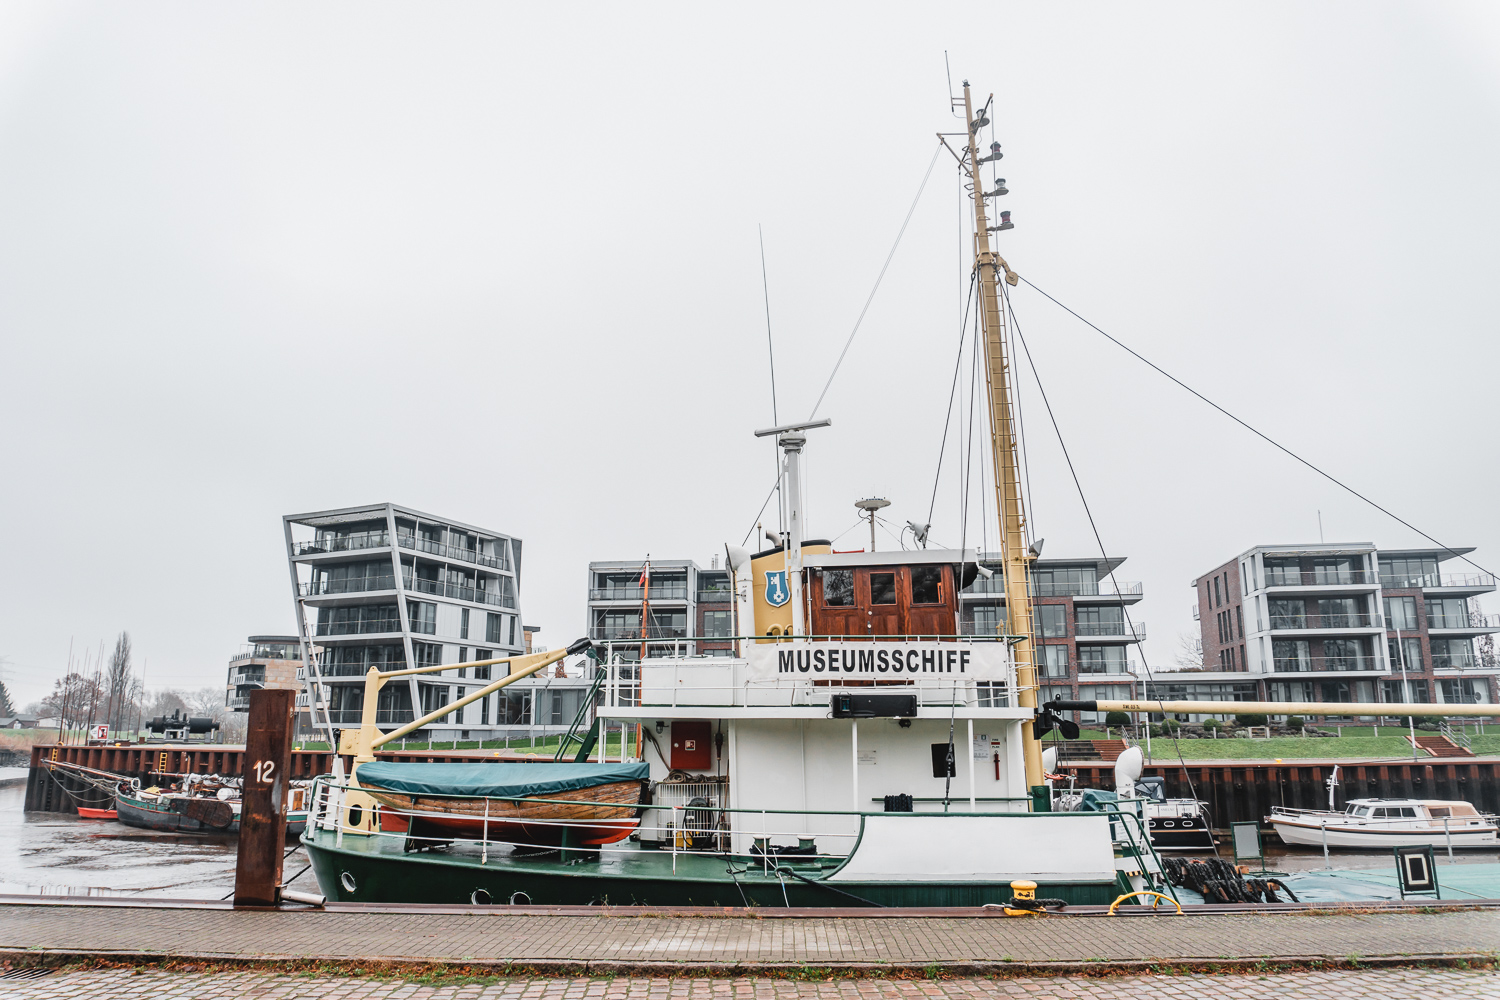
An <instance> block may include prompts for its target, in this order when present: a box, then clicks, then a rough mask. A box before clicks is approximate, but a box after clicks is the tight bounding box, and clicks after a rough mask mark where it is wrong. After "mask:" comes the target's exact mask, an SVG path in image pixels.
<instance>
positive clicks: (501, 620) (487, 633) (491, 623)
mask: <svg viewBox="0 0 1500 1000" xmlns="http://www.w3.org/2000/svg"><path fill="white" fill-rule="evenodd" d="M504 628H505V616H504V615H497V614H495V612H493V611H487V612H485V616H484V641H485V642H493V643H501V642H504V641H505V640H504V639H503V638H501V633H502V630H503V629H504Z"/></svg>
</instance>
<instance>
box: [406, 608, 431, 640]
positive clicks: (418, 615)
mask: <svg viewBox="0 0 1500 1000" xmlns="http://www.w3.org/2000/svg"><path fill="white" fill-rule="evenodd" d="M406 620H407V621H409V622H411V630H412V631H413V632H419V633H421V634H422V635H436V634H437V605H436V604H429V603H428V602H426V601H407V602H406Z"/></svg>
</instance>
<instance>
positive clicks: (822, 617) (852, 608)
mask: <svg viewBox="0 0 1500 1000" xmlns="http://www.w3.org/2000/svg"><path fill="white" fill-rule="evenodd" d="M854 574H855V571H854V570H852V569H825V570H820V571H818V572H816V573H814V574H813V583H812V608H813V614H812V628H811V629H810V630H809V631H811V632H812V634H813V635H864V634H865V633H866V631H867V629H866V627H865V611H864V608H862V607H860V605H859V600H858V599H857V598H856V597H855V588H854Z"/></svg>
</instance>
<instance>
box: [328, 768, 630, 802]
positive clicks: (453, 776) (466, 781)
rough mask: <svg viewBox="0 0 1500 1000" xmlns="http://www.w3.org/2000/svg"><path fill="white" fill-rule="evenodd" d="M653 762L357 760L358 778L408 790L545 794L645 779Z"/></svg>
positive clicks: (416, 792) (413, 792)
mask: <svg viewBox="0 0 1500 1000" xmlns="http://www.w3.org/2000/svg"><path fill="white" fill-rule="evenodd" d="M649 773H650V766H649V765H647V764H645V763H640V764H409V763H400V762H395V761H374V762H372V763H369V764H361V765H359V769H358V771H357V773H356V774H355V777H356V778H357V779H358V780H359V781H360V783H361V784H368V785H372V786H374V787H376V788H383V789H386V790H387V791H392V792H404V793H406V794H408V795H484V796H520V795H537V796H540V797H542V798H546V797H547V796H548V795H553V794H556V793H558V792H567V791H572V790H574V789H577V788H594V787H597V786H599V785H608V784H613V783H614V782H617V781H644V780H645V779H646V777H647V776H648V775H649Z"/></svg>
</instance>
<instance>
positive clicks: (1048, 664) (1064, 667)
mask: <svg viewBox="0 0 1500 1000" xmlns="http://www.w3.org/2000/svg"><path fill="white" fill-rule="evenodd" d="M1039 648H1040V651H1041V654H1042V655H1041V659H1040V660H1038V661H1037V665H1038V666H1040V667H1041V671H1042V676H1043V677H1051V678H1053V679H1060V678H1063V677H1067V676H1068V646H1067V644H1066V643H1056V642H1054V643H1048V644H1046V645H1044V646H1041V647H1039ZM1080 669H1081V668H1080Z"/></svg>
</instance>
